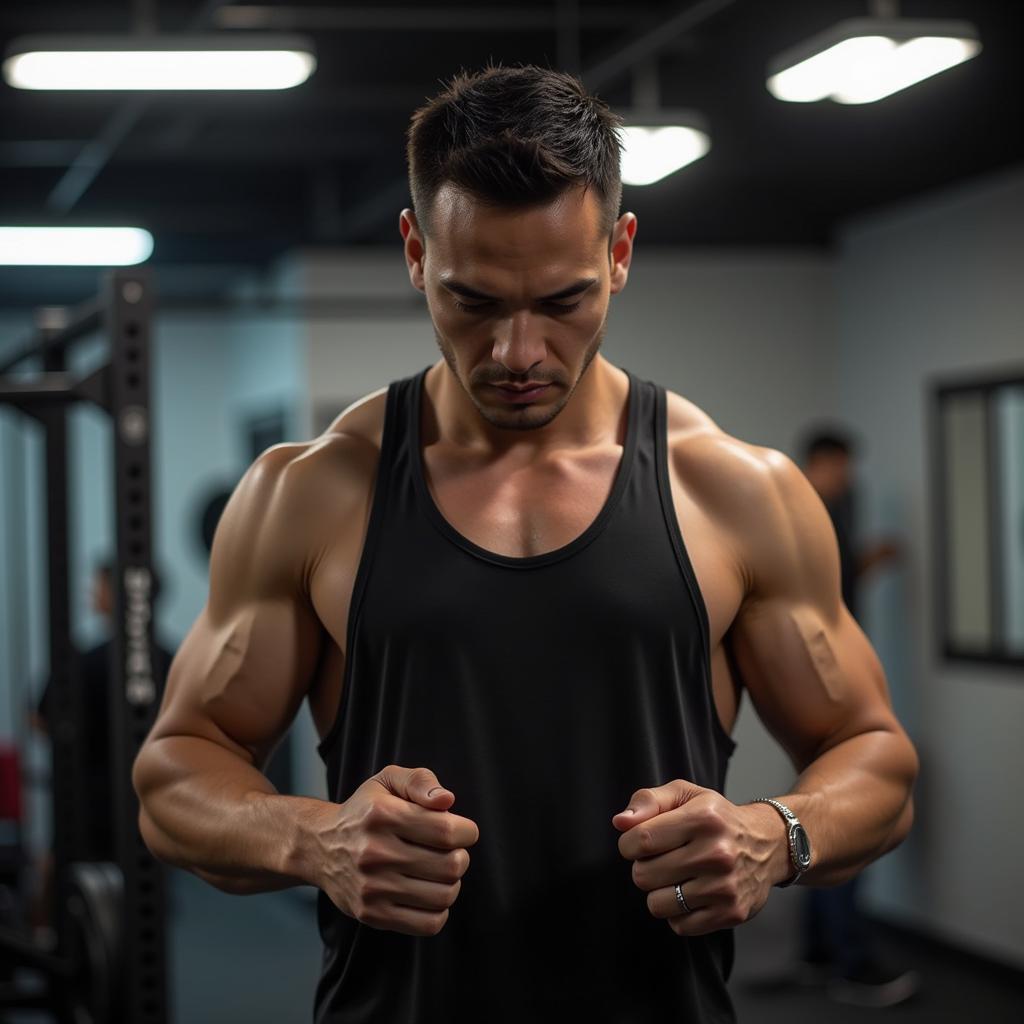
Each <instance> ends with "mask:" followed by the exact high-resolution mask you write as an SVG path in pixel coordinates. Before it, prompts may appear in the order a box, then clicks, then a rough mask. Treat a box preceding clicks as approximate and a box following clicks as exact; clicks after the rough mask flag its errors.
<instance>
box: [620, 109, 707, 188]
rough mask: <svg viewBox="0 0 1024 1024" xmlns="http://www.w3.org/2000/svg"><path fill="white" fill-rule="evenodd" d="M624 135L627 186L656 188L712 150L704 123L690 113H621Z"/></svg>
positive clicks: (666, 111) (679, 111)
mask: <svg viewBox="0 0 1024 1024" xmlns="http://www.w3.org/2000/svg"><path fill="white" fill-rule="evenodd" d="M620 113H621V114H622V117H623V120H624V122H625V125H624V127H623V128H622V129H621V131H622V142H623V150H622V159H621V164H620V167H621V175H622V183H623V184H624V185H653V184H654V182H656V181H661V179H662V178H665V177H668V175H670V174H673V173H675V172H676V171H678V170H680V169H681V168H683V167H685V166H686V165H687V164H692V163H693V162H694V161H695V160H699V159H700V158H701V157H702V156H704V154H705V153H707V151H708V150H709V149H710V148H711V140H710V138H709V137H708V134H707V132H706V131H704V130H703V125H702V123H701V119H700V118H699V117H697V115H695V114H694V113H693V112H692V111H686V110H677V111H672V110H659V111H650V110H639V111H636V112H632V111H620Z"/></svg>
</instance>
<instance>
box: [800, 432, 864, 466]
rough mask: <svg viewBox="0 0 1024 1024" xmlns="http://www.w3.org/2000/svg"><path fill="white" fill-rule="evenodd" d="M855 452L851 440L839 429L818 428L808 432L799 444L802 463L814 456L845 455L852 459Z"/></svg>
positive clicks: (855, 446)
mask: <svg viewBox="0 0 1024 1024" xmlns="http://www.w3.org/2000/svg"><path fill="white" fill-rule="evenodd" d="M856 450H857V445H856V443H855V442H854V440H853V438H852V437H851V436H850V435H849V434H848V433H847V432H846V431H845V430H842V429H841V428H839V427H820V428H817V429H815V430H812V431H809V432H808V433H807V434H806V435H805V436H804V439H803V442H802V444H801V454H802V456H803V460H804V462H810V460H811V459H812V458H814V456H815V455H837V454H838V455H846V456H848V457H852V456H853V454H854V453H855V452H856Z"/></svg>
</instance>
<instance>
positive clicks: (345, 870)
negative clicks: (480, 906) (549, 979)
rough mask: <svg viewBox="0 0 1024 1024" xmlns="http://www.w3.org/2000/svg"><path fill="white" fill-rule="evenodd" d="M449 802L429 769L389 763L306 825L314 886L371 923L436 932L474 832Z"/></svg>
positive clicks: (477, 833)
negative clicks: (312, 855)
mask: <svg viewBox="0 0 1024 1024" xmlns="http://www.w3.org/2000/svg"><path fill="white" fill-rule="evenodd" d="M454 802H455V794H454V793H452V792H451V790H448V789H445V788H444V787H443V786H441V785H440V784H439V783H438V779H437V776H436V775H435V774H434V773H433V772H432V771H431V770H430V769H429V768H403V767H402V766H400V765H388V766H387V767H386V768H384V769H382V770H381V771H379V772H378V773H377V774H376V775H374V776H373V777H372V778H370V779H367V780H366V782H364V783H363V784H362V785H361V786H360V787H359V788H358V789H357V790H356V791H355V792H354V793H353V794H352V795H351V796H350V797H349V798H348V800H346V801H345V803H344V804H341V805H340V806H335V805H329V806H331V808H332V809H331V812H330V813H329V814H328V815H327V816H326V817H325V818H324V819H322V820H320V821H319V823H318V826H317V827H316V828H315V829H314V830H313V835H314V836H315V837H316V838H315V846H316V855H315V858H314V859H315V860H316V861H317V862H318V864H319V867H318V870H317V872H316V875H317V882H316V884H317V886H318V887H319V888H321V889H323V890H324V892H325V893H326V894H327V896H328V897H330V899H331V901H332V902H333V903H334V904H335V906H337V907H338V908H339V909H340V910H341V911H343V912H344V913H345V914H347V915H348V916H349V917H354V918H355V919H356V920H357V921H361V922H362V923H363V924H366V925H369V926H370V927H371V928H379V929H383V930H385V931H395V932H402V933H403V934H405V935H437V933H438V932H439V931H440V930H441V929H442V928H443V927H444V925H445V922H446V921H447V920H448V911H449V908H450V907H451V906H452V904H453V903H454V902H455V900H456V898H457V897H458V895H459V891H460V890H461V888H462V876H463V875H464V874H465V872H466V869H467V868H468V867H469V852H468V851H467V849H466V847H468V846H472V845H473V844H474V843H476V841H477V840H478V839H479V838H480V830H479V828H477V825H476V823H475V822H474V821H472V820H471V819H469V818H464V817H462V816H461V815H458V814H453V813H451V811H450V808H451V806H452V804H453V803H454Z"/></svg>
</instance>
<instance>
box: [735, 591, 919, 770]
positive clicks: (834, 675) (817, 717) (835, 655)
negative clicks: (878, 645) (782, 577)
mask: <svg viewBox="0 0 1024 1024" xmlns="http://www.w3.org/2000/svg"><path fill="white" fill-rule="evenodd" d="M729 642H730V643H731V646H732V653H733V657H734V660H735V662H736V665H737V667H738V668H739V671H740V675H741V677H742V681H743V684H744V685H745V686H746V688H747V691H748V693H749V694H750V699H751V703H752V704H753V705H754V708H755V710H756V711H757V714H758V717H759V718H760V719H761V721H762V722H763V723H764V724H765V727H766V728H767V729H768V731H769V732H770V733H771V734H772V735H773V736H774V737H775V739H776V740H778V742H779V743H780V744H781V746H782V747H783V748H784V749H785V750H786V752H787V753H788V754H789V757H790V759H791V760H792V762H793V764H794V765H795V766H796V768H797V770H798V771H802V770H803V769H804V768H805V767H806V766H807V765H808V764H810V762H811V761H813V760H814V759H815V758H816V757H817V756H818V755H819V754H821V753H822V752H823V751H824V750H826V749H828V748H829V747H831V746H834V745H835V744H836V743H839V742H840V741H842V740H844V739H847V738H848V737H850V736H855V735H858V734H860V733H864V732H869V731H871V730H874V729H886V730H892V729H894V728H896V729H898V728H899V725H898V723H897V722H896V719H895V716H894V715H893V711H892V704H891V701H890V698H889V691H888V685H887V683H886V679H885V673H884V671H883V669H882V666H881V663H880V662H879V660H878V656H877V655H876V654H875V651H874V649H873V648H872V646H871V644H870V642H869V641H868V639H867V637H866V636H865V635H864V633H863V631H862V630H861V628H860V627H859V626H858V625H857V623H856V621H855V620H854V619H853V616H852V615H850V612H849V610H848V609H847V608H846V606H845V605H843V604H841V603H840V605H839V608H838V612H837V614H836V615H834V616H833V617H832V618H829V617H828V616H827V615H826V614H824V613H823V611H822V610H821V609H820V608H817V607H815V606H814V605H813V604H809V603H804V602H797V601H792V600H789V599H787V598H774V599H767V600H762V601H760V602H757V603H756V604H755V605H752V606H751V607H750V608H749V609H747V610H745V611H743V612H742V613H741V615H740V617H739V618H737V620H736V622H735V623H734V625H733V628H732V629H731V630H730V634H729Z"/></svg>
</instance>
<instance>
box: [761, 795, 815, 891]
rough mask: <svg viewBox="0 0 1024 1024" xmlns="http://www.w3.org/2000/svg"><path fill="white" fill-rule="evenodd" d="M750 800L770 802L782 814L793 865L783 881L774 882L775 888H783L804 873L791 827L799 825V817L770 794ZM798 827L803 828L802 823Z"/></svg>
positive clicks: (790, 859)
mask: <svg viewBox="0 0 1024 1024" xmlns="http://www.w3.org/2000/svg"><path fill="white" fill-rule="evenodd" d="M750 802H751V803H754V804H757V803H764V804H771V805H772V807H774V808H775V809H776V810H777V811H778V812H779V814H781V815H782V820H783V821H784V822H785V823H786V841H787V842H788V844H789V862H790V864H792V865H793V874H792V875H790V877H789V878H787V879H785V880H784V881H781V882H776V883H775V885H776V887H777V888H779V889H785V888H786V887H787V886H789V885H792V884H793V883H794V882H795V881H796V880H797V879H798V878H799V877H800V876H801V875H802V874H803V873H804V869H803V868H801V867H800V862H799V860H798V859H797V849H796V838H795V835H794V832H795V830H794V828H793V826H794V825H800V819H799V818H798V817H797V816H796V815H795V814H794V813H793V812H792V811H791V810H790V809H789V808H788V807H787V806H786V805H785V804H784V803H781V802H780V801H778V800H775V799H773V798H772V797H770V796H759V797H756V798H755V799H754V800H751V801H750ZM800 827H801V828H803V826H802V825H801V826H800ZM804 835H805V836H806V830H804ZM808 845H810V840H808Z"/></svg>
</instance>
